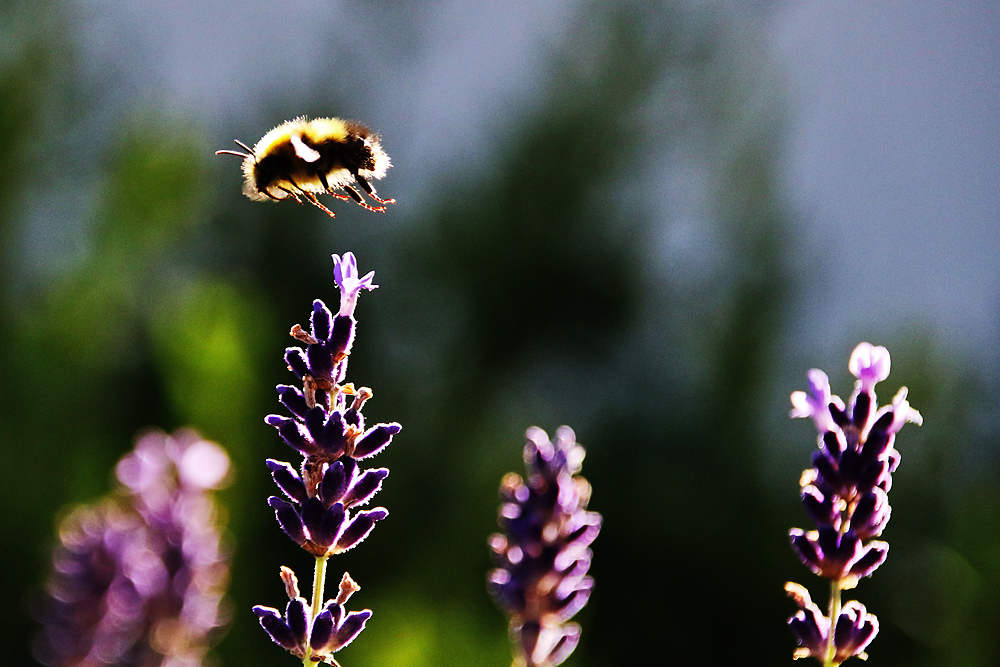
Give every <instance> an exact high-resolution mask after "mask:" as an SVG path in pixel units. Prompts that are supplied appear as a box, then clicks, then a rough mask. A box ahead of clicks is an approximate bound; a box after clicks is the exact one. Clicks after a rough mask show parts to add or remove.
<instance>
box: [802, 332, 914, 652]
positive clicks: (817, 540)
mask: <svg viewBox="0 0 1000 667" xmlns="http://www.w3.org/2000/svg"><path fill="white" fill-rule="evenodd" d="M848 368H849V369H850V371H851V373H852V374H853V375H854V376H855V377H856V378H858V380H857V382H856V383H855V389H854V393H853V394H852V395H851V399H850V401H849V403H848V404H846V405H845V404H844V402H843V401H842V400H841V399H840V398H838V397H837V396H833V395H831V393H830V385H829V381H828V380H827V376H826V374H825V373H823V372H822V371H819V370H816V369H813V370H811V371H810V372H809V384H810V393H809V394H806V393H805V392H801V391H797V392H794V393H793V394H792V397H791V398H792V406H793V409H792V412H791V416H792V417H809V418H812V420H813V422H814V423H815V424H816V428H817V430H818V431H819V451H817V452H815V453H814V454H813V467H812V468H810V469H808V470H806V471H805V472H804V473H803V474H802V477H801V480H800V484H801V486H802V491H801V497H802V503H803V505H804V506H805V508H806V511H807V512H808V514H809V517H810V518H811V519H812V521H813V522H814V523H815V524H816V530H810V531H805V530H802V529H799V528H793V529H792V530H791V531H789V537H790V539H791V544H792V549H793V550H794V551H795V552H796V553H797V554H798V556H799V558H800V559H801V560H802V562H803V563H804V564H805V565H806V567H808V568H809V569H810V570H812V571H813V573H815V574H817V575H819V576H821V577H823V578H825V579H827V580H829V582H830V607H829V610H830V613H829V616H826V615H824V614H823V613H822V612H821V611H820V609H819V607H818V606H816V605H815V604H814V603H813V602H812V600H811V599H810V596H809V592H808V591H807V590H806V589H805V587H803V586H801V585H799V584H796V583H794V582H788V583H787V584H786V585H785V590H786V592H787V593H788V594H789V596H790V597H791V598H792V599H793V600H794V601H795V603H796V605H797V606H798V608H799V610H798V611H797V612H796V613H795V614H794V615H793V616H792V617H791V618H789V619H788V625H789V627H790V628H791V630H792V634H794V635H795V638H796V640H797V641H798V644H799V647H798V648H797V649H796V650H795V653H794V654H793V657H795V658H805V657H813V658H816V659H817V660H819V661H820V662H821V663H823V666H824V667H834V666H835V665H839V664H841V663H842V662H844V661H845V660H847V659H848V658H850V657H853V656H857V657H859V658H862V659H864V658H866V657H867V656H866V654H865V653H864V649H865V648H866V647H867V646H868V644H869V643H871V641H872V639H874V638H875V635H876V634H877V633H878V619H877V618H876V617H875V615H874V614H869V613H868V611H867V610H866V609H865V606H864V605H863V604H861V603H860V602H858V601H857V600H851V601H850V602H847V603H845V604H841V591H844V590H847V589H850V588H854V587H855V586H856V585H857V583H858V581H859V580H860V579H861V578H862V577H868V576H871V574H872V573H873V572H874V571H875V570H876V568H878V566H879V565H881V564H882V563H883V561H885V558H886V556H887V554H888V551H889V545H888V544H887V543H885V542H883V541H880V540H876V539H874V538H876V537H879V536H881V534H882V531H883V529H884V528H885V526H886V524H887V523H888V522H889V515H890V513H891V509H892V508H891V507H890V506H889V496H888V493H889V488H890V487H891V486H892V473H893V472H895V470H896V467H897V466H898V465H899V459H900V456H899V452H898V451H897V450H896V449H895V447H894V446H893V445H894V444H895V440H896V433H898V432H899V430H900V429H901V428H902V427H903V424H905V423H906V422H913V423H915V424H920V423H922V421H923V420H922V418H921V416H920V413H919V412H917V411H916V410H914V409H913V408H911V407H910V404H909V402H908V401H907V400H906V393H907V392H906V387H903V388H902V389H900V390H899V393H897V394H896V397H895V398H894V399H893V401H892V404H891V405H888V406H885V407H882V408H879V407H878V400H877V398H876V396H875V385H876V384H878V383H879V382H882V381H883V380H885V379H886V378H887V377H889V368H890V359H889V352H888V351H887V350H886V349H885V348H884V347H876V346H874V345H871V344H870V343H861V344H860V345H858V346H857V348H855V350H854V353H853V354H852V355H851V359H850V363H849V364H848Z"/></svg>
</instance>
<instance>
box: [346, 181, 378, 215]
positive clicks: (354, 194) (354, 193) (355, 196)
mask: <svg viewBox="0 0 1000 667" xmlns="http://www.w3.org/2000/svg"><path fill="white" fill-rule="evenodd" d="M344 191H345V192H346V193H347V194H349V195H350V196H351V199H353V200H354V201H356V202H357V203H358V206H360V207H361V208H364V209H368V210H369V211H376V212H378V213H384V212H385V206H369V205H368V203H367V202H365V200H364V199H362V198H361V195H360V194H358V191H357V190H355V189H354V188H352V187H351V186H350V185H345V186H344Z"/></svg>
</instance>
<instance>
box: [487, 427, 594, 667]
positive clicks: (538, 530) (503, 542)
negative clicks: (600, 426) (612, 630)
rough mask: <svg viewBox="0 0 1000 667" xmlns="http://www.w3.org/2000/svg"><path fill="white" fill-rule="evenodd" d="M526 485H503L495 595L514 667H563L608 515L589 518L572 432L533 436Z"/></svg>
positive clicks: (534, 432)
mask: <svg viewBox="0 0 1000 667" xmlns="http://www.w3.org/2000/svg"><path fill="white" fill-rule="evenodd" d="M527 439H528V441H527V444H525V446H524V465H525V468H526V471H527V476H526V478H524V479H522V478H521V476H520V475H517V474H515V473H508V474H507V475H505V476H504V478H503V481H502V483H501V485H500V499H501V505H500V516H499V523H500V527H501V528H502V529H503V533H502V534H501V533H495V534H493V535H492V536H490V540H489V542H490V548H491V549H492V550H493V556H494V560H495V562H496V564H497V568H496V569H494V570H493V571H492V572H490V574H489V579H488V588H489V591H490V593H491V594H492V595H493V597H494V599H495V600H496V601H497V604H498V605H499V606H500V607H501V608H502V609H503V610H504V612H505V613H506V614H507V616H508V617H509V618H510V627H509V629H510V635H511V639H512V641H513V643H514V646H515V651H514V652H515V658H514V663H513V664H514V665H515V666H521V667H549V666H550V665H558V664H560V663H562V662H563V661H564V660H565V659H566V658H567V657H569V655H570V654H571V653H572V652H573V650H574V649H575V648H576V645H577V643H578V642H579V640H580V626H579V625H578V624H576V623H568V622H567V621H569V619H571V618H572V617H573V616H574V615H575V614H576V613H577V612H578V611H580V609H582V608H583V606H584V605H586V604H587V600H588V599H590V591H591V588H592V587H593V585H594V581H593V579H591V578H590V577H588V576H587V570H588V569H590V560H591V557H592V555H593V554H592V552H591V550H590V548H589V547H590V544H591V543H592V542H593V541H594V538H596V537H597V534H598V532H599V531H600V529H601V515H600V514H598V513H597V512H588V511H586V509H587V503H588V501H589V500H590V484H589V483H588V482H587V480H586V479H584V478H583V477H580V476H579V475H578V474H577V473H579V472H580V468H581V465H582V463H583V457H584V450H583V447H581V446H580V445H578V444H577V443H576V436H575V434H574V433H573V430H572V429H571V428H569V427H568V426H562V427H560V428H559V429H558V430H557V431H556V437H555V440H554V441H550V440H549V436H548V435H547V434H546V433H545V431H543V430H542V429H540V428H536V427H532V428H530V429H528V432H527Z"/></svg>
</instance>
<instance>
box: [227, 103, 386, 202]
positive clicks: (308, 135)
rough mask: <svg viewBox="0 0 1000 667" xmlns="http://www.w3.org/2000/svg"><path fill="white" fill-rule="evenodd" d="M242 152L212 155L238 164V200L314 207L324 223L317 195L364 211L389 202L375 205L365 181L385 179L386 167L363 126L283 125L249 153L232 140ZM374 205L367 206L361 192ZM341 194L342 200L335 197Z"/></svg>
mask: <svg viewBox="0 0 1000 667" xmlns="http://www.w3.org/2000/svg"><path fill="white" fill-rule="evenodd" d="M236 145H237V146H239V147H240V148H242V149H243V151H245V152H242V151H229V150H222V151H216V152H215V154H216V155H236V156H237V157H241V158H243V175H244V177H245V178H246V181H245V182H244V184H243V194H245V195H246V196H247V197H249V198H250V199H252V200H254V201H266V200H268V199H273V200H274V201H281V200H282V199H288V198H289V197H291V198H292V199H294V200H295V201H297V202H299V203H300V204H301V203H302V200H303V199H304V200H305V201H307V202H309V203H310V204H313V205H314V206H317V207H318V208H320V209H322V210H323V211H325V212H326V213H327V214H329V215H330V217H334V213H333V211H331V210H330V209H328V208H327V207H326V206H324V205H323V204H322V203H321V202H320V201H319V199H318V198H317V195H324V194H326V195H332V196H334V197H336V198H337V199H343V200H345V201H346V200H349V199H353V200H354V201H355V202H357V204H358V205H359V206H361V207H362V208H366V209H368V210H369V211H379V212H383V211H385V205H386V204H395V203H396V200H395V199H380V198H379V197H378V195H376V194H375V188H373V187H372V185H371V183H369V180H371V179H378V178H382V177H383V176H385V172H386V170H387V169H388V168H389V167H391V166H392V164H391V162H390V160H389V156H388V155H386V153H385V151H384V150H382V145H381V144H380V143H379V138H378V135H376V134H375V133H374V132H372V131H371V130H369V129H368V128H367V127H365V126H364V125H361V124H360V123H356V122H354V121H349V120H341V119H339V118H314V119H312V120H309V119H308V118H306V117H305V116H302V117H299V118H296V119H294V120H289V121H286V122H284V123H282V124H281V125H279V126H277V127H276V128H274V129H273V130H271V131H270V132H268V133H267V134H265V135H264V136H263V137H262V138H261V140H260V141H258V142H257V144H256V145H255V146H254V147H253V148H250V147H249V146H247V145H246V144H244V143H243V142H241V141H239V140H236ZM359 190H360V191H361V192H364V193H365V194H366V195H368V196H369V197H370V198H371V199H372V200H374V201H375V202H377V203H378V204H380V205H379V206H371V205H370V204H368V203H367V202H366V201H365V200H364V197H363V196H362V194H361V192H359ZM341 192H343V193H346V194H341Z"/></svg>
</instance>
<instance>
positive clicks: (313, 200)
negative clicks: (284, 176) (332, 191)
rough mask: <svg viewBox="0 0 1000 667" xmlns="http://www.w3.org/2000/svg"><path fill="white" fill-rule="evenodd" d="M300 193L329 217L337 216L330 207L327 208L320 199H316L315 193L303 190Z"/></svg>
mask: <svg viewBox="0 0 1000 667" xmlns="http://www.w3.org/2000/svg"><path fill="white" fill-rule="evenodd" d="M302 194H303V196H305V198H306V199H308V200H309V203H311V204H312V205H313V206H315V207H316V208H318V209H320V210H321V211H323V212H324V213H326V214H327V215H328V216H330V217H331V218H336V217H337V216H336V214H334V212H333V211H331V210H330V209H328V208H327V207H326V206H323V204H322V203H321V202H320V200H318V199H316V195H314V194H313V193H311V192H306V191H305V190H303V191H302Z"/></svg>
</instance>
